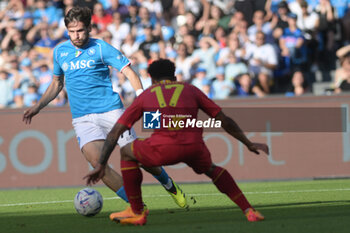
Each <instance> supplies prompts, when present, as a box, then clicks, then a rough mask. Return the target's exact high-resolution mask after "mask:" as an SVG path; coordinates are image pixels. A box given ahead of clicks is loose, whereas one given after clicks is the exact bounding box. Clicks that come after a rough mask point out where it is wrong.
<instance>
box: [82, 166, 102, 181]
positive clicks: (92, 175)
mask: <svg viewBox="0 0 350 233" xmlns="http://www.w3.org/2000/svg"><path fill="white" fill-rule="evenodd" d="M105 170H106V165H102V164H99V163H98V164H97V165H96V167H95V168H94V170H92V171H91V172H89V173H88V174H87V175H86V176H84V178H83V179H86V185H88V186H90V185H92V184H96V183H97V182H98V181H99V180H100V179H102V178H103V177H104V175H105Z"/></svg>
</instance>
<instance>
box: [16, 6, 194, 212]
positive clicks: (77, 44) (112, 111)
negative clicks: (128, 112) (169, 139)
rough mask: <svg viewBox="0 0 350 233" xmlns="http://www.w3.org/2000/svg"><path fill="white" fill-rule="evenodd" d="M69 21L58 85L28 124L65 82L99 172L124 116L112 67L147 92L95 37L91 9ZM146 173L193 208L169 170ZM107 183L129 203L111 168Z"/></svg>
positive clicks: (124, 140) (27, 117) (58, 56)
mask: <svg viewBox="0 0 350 233" xmlns="http://www.w3.org/2000/svg"><path fill="white" fill-rule="evenodd" d="M64 22H65V25H66V27H67V29H68V35H69V38H70V40H68V41H66V42H63V43H61V44H59V45H57V46H56V48H55V49H54V52H53V64H54V69H53V78H52V82H51V84H50V86H49V87H48V89H47V90H46V92H45V93H44V94H43V96H42V97H41V99H40V100H39V101H38V103H37V104H36V105H35V106H33V107H31V108H29V109H28V110H26V111H25V112H24V115H23V121H24V122H25V123H26V124H30V123H31V120H32V118H33V117H34V116H35V115H36V114H38V113H39V112H40V110H41V109H42V108H44V107H45V106H46V105H48V103H49V102H51V101H52V100H53V99H54V98H55V97H56V96H57V95H58V94H59V93H60V91H61V90H62V88H63V86H64V83H65V85H66V89H67V94H68V101H69V105H70V109H71V112H72V117H73V122H72V123H73V127H74V130H75V133H76V136H77V139H78V143H79V146H80V149H81V151H82V153H83V155H84V156H85V158H86V160H87V161H88V162H89V163H90V164H91V165H92V166H93V167H95V166H96V165H97V163H98V159H99V156H100V154H101V152H102V147H103V144H104V141H105V139H106V137H107V134H108V133H109V131H110V130H111V129H112V127H113V125H114V124H115V122H116V121H117V120H118V119H119V117H120V116H121V115H122V113H123V112H124V107H123V104H122V101H121V99H120V97H119V94H118V93H116V92H113V89H112V83H111V80H110V76H109V66H112V67H114V68H115V69H117V70H119V71H120V72H122V73H123V74H124V75H125V76H126V77H127V78H128V79H129V80H130V83H131V85H132V86H133V88H134V89H135V90H136V94H137V95H139V94H141V92H142V84H141V82H140V79H139V77H138V76H137V74H136V73H135V72H134V71H133V70H132V69H131V68H130V62H129V60H128V59H127V58H126V57H125V56H124V55H123V54H122V53H121V52H120V51H119V50H117V49H115V48H114V47H113V46H111V45H109V44H108V43H106V42H104V41H102V40H99V39H93V38H90V37H89V32H90V30H91V11H90V10H89V9H88V8H81V7H74V8H72V9H71V10H70V11H69V12H68V13H67V14H66V16H65V19H64ZM135 139H136V134H135V132H134V130H133V129H131V130H129V131H127V132H126V133H124V134H123V135H122V136H121V137H120V138H119V140H118V144H119V146H120V147H123V146H124V145H126V144H128V143H130V142H132V141H133V140H135ZM144 169H145V170H147V171H148V172H150V173H151V174H152V175H153V176H154V177H155V178H157V179H158V180H159V182H160V183H161V184H162V185H163V186H164V188H165V189H166V190H167V191H168V193H169V194H170V195H171V196H172V197H173V199H174V200H175V202H176V204H178V205H179V206H180V207H182V208H185V207H187V203H186V198H185V195H184V194H183V192H182V191H181V189H180V188H179V187H178V186H177V185H176V184H175V183H174V182H173V181H172V179H171V178H170V177H169V176H168V174H167V173H166V172H165V170H164V169H163V168H161V167H155V168H144ZM102 181H103V182H104V183H105V184H106V185H107V186H108V187H109V188H110V189H112V190H113V191H114V192H116V194H117V195H119V196H120V197H121V198H122V199H124V200H125V201H127V202H128V200H127V196H126V194H125V190H124V188H123V179H122V177H121V176H120V175H119V174H118V173H117V172H116V171H114V170H113V169H112V168H111V167H109V166H107V167H106V169H105V171H104V177H103V179H102Z"/></svg>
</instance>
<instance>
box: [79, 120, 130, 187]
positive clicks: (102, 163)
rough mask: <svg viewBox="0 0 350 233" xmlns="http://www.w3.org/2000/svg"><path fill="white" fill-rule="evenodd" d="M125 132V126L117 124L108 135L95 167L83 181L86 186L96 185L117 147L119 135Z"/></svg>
mask: <svg viewBox="0 0 350 233" xmlns="http://www.w3.org/2000/svg"><path fill="white" fill-rule="evenodd" d="M126 130H128V128H127V127H126V126H124V125H122V124H119V123H117V124H115V125H114V127H113V128H112V130H111V131H110V132H109V133H108V135H107V138H106V141H105V143H104V144H103V148H102V152H101V155H100V158H99V161H98V164H97V166H96V167H95V168H94V170H92V171H91V172H89V173H88V174H87V175H86V176H85V177H84V179H86V185H91V184H96V183H97V182H98V181H99V180H100V179H102V178H103V176H104V171H105V168H106V166H107V162H108V159H109V157H110V156H111V154H112V151H113V150H114V148H115V146H116V145H117V142H118V139H119V137H120V135H122V134H123V133H124V132H125V131H126Z"/></svg>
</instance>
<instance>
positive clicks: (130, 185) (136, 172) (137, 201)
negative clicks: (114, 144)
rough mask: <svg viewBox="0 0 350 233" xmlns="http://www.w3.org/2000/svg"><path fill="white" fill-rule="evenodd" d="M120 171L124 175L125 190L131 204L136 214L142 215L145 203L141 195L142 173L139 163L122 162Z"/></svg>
mask: <svg viewBox="0 0 350 233" xmlns="http://www.w3.org/2000/svg"><path fill="white" fill-rule="evenodd" d="M120 170H121V172H122V175H123V181H124V189H125V192H126V195H127V196H128V199H129V203H130V205H131V208H132V210H133V212H134V213H135V214H141V212H142V210H143V201H142V194H141V183H142V172H141V170H140V168H139V165H138V164H137V162H134V161H124V160H121V161H120Z"/></svg>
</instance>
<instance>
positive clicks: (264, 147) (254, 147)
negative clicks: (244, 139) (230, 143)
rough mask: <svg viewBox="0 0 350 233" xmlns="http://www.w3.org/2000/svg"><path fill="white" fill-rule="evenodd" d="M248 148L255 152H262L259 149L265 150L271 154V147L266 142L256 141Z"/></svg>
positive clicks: (267, 153)
mask: <svg viewBox="0 0 350 233" xmlns="http://www.w3.org/2000/svg"><path fill="white" fill-rule="evenodd" d="M248 149H249V150H250V151H251V152H254V153H255V154H257V155H258V154H260V152H259V151H263V152H264V153H265V154H266V155H269V147H268V146H267V145H266V144H265V143H255V142H253V143H252V144H251V145H250V146H248Z"/></svg>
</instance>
